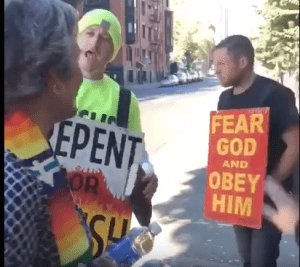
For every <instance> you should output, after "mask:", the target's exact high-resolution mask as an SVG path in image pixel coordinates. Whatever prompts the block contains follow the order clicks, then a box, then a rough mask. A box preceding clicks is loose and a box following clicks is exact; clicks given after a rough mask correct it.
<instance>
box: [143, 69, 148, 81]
mask: <svg viewBox="0 0 300 267" xmlns="http://www.w3.org/2000/svg"><path fill="white" fill-rule="evenodd" d="M143 81H144V82H147V71H143Z"/></svg>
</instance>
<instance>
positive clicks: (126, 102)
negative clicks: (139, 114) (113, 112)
mask: <svg viewBox="0 0 300 267" xmlns="http://www.w3.org/2000/svg"><path fill="white" fill-rule="evenodd" d="M130 101H131V91H130V90H127V89H124V88H121V87H120V94H119V104H118V111H117V125H118V126H119V127H124V128H127V127H128V118H129V108H130Z"/></svg>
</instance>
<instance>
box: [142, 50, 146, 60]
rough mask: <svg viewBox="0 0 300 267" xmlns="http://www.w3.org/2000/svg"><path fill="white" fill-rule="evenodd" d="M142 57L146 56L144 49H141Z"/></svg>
mask: <svg viewBox="0 0 300 267" xmlns="http://www.w3.org/2000/svg"><path fill="white" fill-rule="evenodd" d="M142 57H143V59H144V58H146V49H143V51H142Z"/></svg>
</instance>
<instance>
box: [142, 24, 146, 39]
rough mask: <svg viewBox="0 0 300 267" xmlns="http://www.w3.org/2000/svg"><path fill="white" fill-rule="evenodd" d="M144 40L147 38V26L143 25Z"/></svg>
mask: <svg viewBox="0 0 300 267" xmlns="http://www.w3.org/2000/svg"><path fill="white" fill-rule="evenodd" d="M143 38H146V26H145V25H143Z"/></svg>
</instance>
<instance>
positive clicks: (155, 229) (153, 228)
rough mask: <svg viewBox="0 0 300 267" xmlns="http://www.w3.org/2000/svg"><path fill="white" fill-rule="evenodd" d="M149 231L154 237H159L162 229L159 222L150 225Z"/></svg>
mask: <svg viewBox="0 0 300 267" xmlns="http://www.w3.org/2000/svg"><path fill="white" fill-rule="evenodd" d="M149 230H150V232H151V233H152V234H153V235H158V234H159V233H160V232H161V231H162V229H161V227H160V226H159V224H158V223H157V222H153V223H150V224H149Z"/></svg>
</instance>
